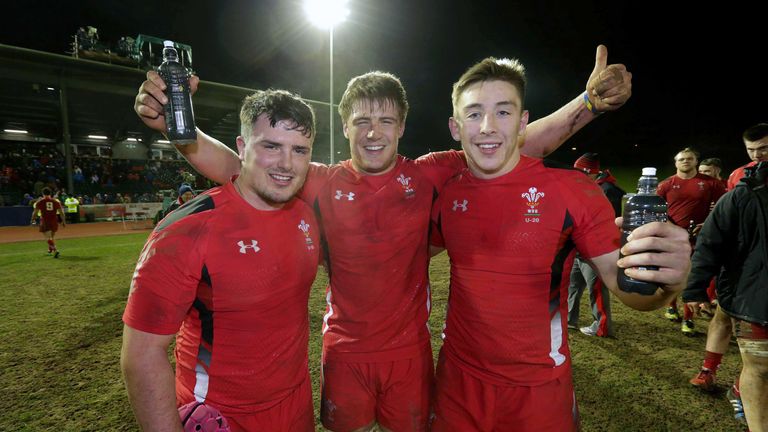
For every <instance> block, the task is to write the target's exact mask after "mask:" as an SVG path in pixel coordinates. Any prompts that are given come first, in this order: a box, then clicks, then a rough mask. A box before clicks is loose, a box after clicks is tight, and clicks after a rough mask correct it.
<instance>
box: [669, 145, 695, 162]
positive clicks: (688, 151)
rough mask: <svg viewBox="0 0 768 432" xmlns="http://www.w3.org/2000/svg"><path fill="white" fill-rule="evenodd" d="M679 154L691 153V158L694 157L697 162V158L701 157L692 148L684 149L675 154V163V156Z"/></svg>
mask: <svg viewBox="0 0 768 432" xmlns="http://www.w3.org/2000/svg"><path fill="white" fill-rule="evenodd" d="M680 153H692V154H693V156H694V157H696V160H697V161H698V160H699V157H701V153H699V152H698V150H695V149H694V148H693V147H686V148H684V149H682V150H680V151H679V152H677V153H675V157H674V159H675V161H677V155H679V154H680Z"/></svg>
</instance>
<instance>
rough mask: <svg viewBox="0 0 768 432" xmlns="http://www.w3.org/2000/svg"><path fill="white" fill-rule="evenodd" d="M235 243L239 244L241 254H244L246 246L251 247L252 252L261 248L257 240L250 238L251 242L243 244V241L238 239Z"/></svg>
mask: <svg viewBox="0 0 768 432" xmlns="http://www.w3.org/2000/svg"><path fill="white" fill-rule="evenodd" d="M237 245H238V246H240V253H241V254H244V253H245V250H246V249H248V248H251V249H253V252H258V251H260V250H261V248H260V247H259V242H257V241H256V240H251V244H249V245H247V244H245V242H243V241H242V240H240V241H239V242H237Z"/></svg>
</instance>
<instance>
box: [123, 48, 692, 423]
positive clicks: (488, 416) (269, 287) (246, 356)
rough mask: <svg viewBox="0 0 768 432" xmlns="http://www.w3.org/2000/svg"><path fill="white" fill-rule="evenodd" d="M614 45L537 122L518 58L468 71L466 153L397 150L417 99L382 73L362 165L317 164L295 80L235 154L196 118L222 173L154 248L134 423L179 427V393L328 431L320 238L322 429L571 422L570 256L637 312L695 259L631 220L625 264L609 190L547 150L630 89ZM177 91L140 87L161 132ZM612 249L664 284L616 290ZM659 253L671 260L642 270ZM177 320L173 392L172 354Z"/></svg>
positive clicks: (256, 114) (460, 106)
mask: <svg viewBox="0 0 768 432" xmlns="http://www.w3.org/2000/svg"><path fill="white" fill-rule="evenodd" d="M606 57H607V53H606V51H605V48H604V47H602V46H601V47H598V54H597V60H596V66H595V70H594V71H593V73H592V75H591V76H590V79H589V81H588V84H587V92H586V93H585V94H583V95H580V96H579V97H578V98H576V99H574V100H573V101H571V102H569V103H568V104H567V105H566V106H565V107H563V108H562V109H560V110H559V111H557V112H556V113H554V114H552V115H550V116H548V117H546V118H545V119H542V120H539V121H537V122H534V123H532V124H531V125H530V126H528V125H527V123H528V112H527V111H525V109H524V103H523V101H524V97H525V76H524V72H523V68H522V65H520V64H519V63H517V62H516V61H514V60H506V59H503V60H497V59H494V58H487V59H485V60H483V61H481V62H479V63H477V64H476V65H474V66H472V67H471V68H470V69H469V70H467V72H465V73H464V75H462V77H461V78H460V79H459V81H458V82H457V83H456V84H455V85H454V89H453V94H452V101H453V108H454V109H453V116H452V117H451V119H450V120H449V128H450V131H451V135H452V136H453V138H454V139H455V140H457V141H460V142H461V145H462V148H463V152H456V151H447V152H440V153H432V154H429V155H426V156H424V157H422V158H419V159H417V160H409V159H407V158H404V157H402V156H399V155H398V154H397V147H398V141H399V139H400V138H401V137H402V136H403V133H404V131H405V119H406V116H407V112H408V103H407V99H406V94H405V90H404V89H403V87H402V85H401V83H400V82H399V80H398V79H397V78H396V77H394V76H393V75H391V74H388V73H382V72H371V73H368V74H364V75H362V76H359V77H356V78H353V79H352V80H351V81H350V83H349V85H348V87H347V89H346V91H345V93H344V96H343V97H342V100H341V103H340V104H339V113H340V115H341V119H342V122H343V130H344V135H345V136H346V137H347V138H348V139H349V143H350V150H351V155H352V158H351V160H349V161H344V162H342V163H340V164H338V165H333V166H325V165H320V164H315V163H312V164H310V162H309V161H310V155H311V147H312V140H313V138H314V132H315V130H314V117H313V114H312V111H311V109H310V108H309V106H308V105H306V104H305V103H304V102H303V101H301V100H300V99H299V98H298V97H297V96H295V95H292V94H289V93H287V92H284V91H279V90H267V91H259V92H256V93H255V94H254V95H253V96H250V97H248V98H246V100H245V102H244V105H243V107H242V109H241V116H240V119H241V136H239V137H238V138H237V148H238V154H235V153H234V152H232V151H231V150H229V149H228V148H227V147H226V146H224V145H223V144H222V143H220V142H218V141H216V140H214V139H213V138H211V137H209V136H207V135H205V134H203V133H202V131H198V140H197V143H196V144H193V145H191V146H186V147H182V148H180V150H181V151H182V153H184V155H185V157H187V159H188V160H189V161H190V163H191V164H192V165H194V166H195V167H196V168H197V169H198V170H199V171H200V172H201V173H203V174H204V175H206V176H207V177H209V178H211V179H213V180H216V181H218V182H220V183H223V184H225V185H224V186H221V187H218V188H214V189H212V190H211V191H208V192H206V193H204V194H201V195H200V196H198V197H197V198H195V199H193V200H192V201H191V202H190V203H187V204H186V205H185V206H183V207H181V208H179V209H178V210H176V211H174V212H173V213H171V214H170V215H169V216H168V217H166V218H165V219H164V220H163V221H162V222H161V223H160V224H159V225H158V227H157V228H156V230H155V231H154V232H153V234H152V235H151V236H150V238H149V239H148V241H147V244H146V245H145V247H144V250H143V251H142V254H141V257H140V260H139V263H138V265H137V268H136V272H135V274H134V278H133V281H132V284H131V294H130V295H129V299H128V305H127V307H126V311H125V314H124V316H123V319H124V322H125V324H126V326H125V333H124V342H123V353H122V366H123V372H124V376H125V379H126V385H127V388H128V392H129V397H130V399H131V402H132V405H133V408H134V412H135V413H136V416H137V419H138V421H139V423H140V424H141V425H142V426H143V427H146V428H152V429H155V428H156V429H159V430H165V429H167V430H180V427H181V426H180V423H179V419H178V415H177V413H176V407H177V405H181V404H185V403H188V402H190V401H193V400H197V401H199V402H206V403H209V404H211V405H213V406H215V407H216V408H218V409H219V410H220V411H221V412H222V413H223V414H224V416H225V417H227V419H228V420H229V424H230V426H231V427H232V428H233V429H234V430H313V429H314V419H313V409H312V399H311V386H310V384H309V377H308V373H307V362H308V360H307V340H308V315H307V299H308V295H309V288H310V285H311V282H312V280H313V278H314V274H315V270H316V267H317V264H318V261H319V260H320V252H322V261H323V263H324V265H325V266H326V269H327V271H328V275H329V279H330V282H329V286H328V288H327V293H326V300H327V303H328V307H327V313H326V314H325V316H324V322H323V329H322V331H323V360H322V407H321V418H322V422H323V425H324V426H325V427H326V428H328V429H330V430H333V431H354V430H370V429H372V428H373V427H374V426H376V425H378V426H379V427H380V428H381V429H383V430H395V431H400V430H425V429H426V428H427V425H428V423H430V422H431V427H432V429H433V430H462V431H465V430H511V429H514V430H558V431H564V430H576V428H577V424H578V419H577V409H576V404H575V398H574V395H573V385H572V382H571V373H570V355H569V351H568V346H567V333H566V331H565V329H566V320H565V318H564V317H565V316H566V313H567V303H566V301H565V299H566V297H567V283H568V273H569V271H570V268H571V264H572V262H573V255H574V252H575V250H578V251H579V253H580V254H581V256H582V257H583V258H584V259H586V260H588V261H590V262H591V263H592V265H593V266H594V267H595V268H596V270H597V271H598V273H599V275H600V277H601V278H602V279H603V280H605V281H606V284H607V285H608V286H609V288H610V289H611V291H612V292H613V293H614V294H616V295H617V297H618V298H619V299H621V300H622V301H623V302H625V303H627V304H628V305H630V306H632V307H634V308H637V309H652V308H657V307H659V306H661V305H662V304H664V302H666V301H668V300H669V299H670V298H671V297H672V296H674V295H675V294H676V293H677V292H679V291H680V290H681V289H682V284H683V283H684V281H685V278H686V275H687V271H688V266H689V258H688V256H689V254H690V248H689V246H688V244H687V242H684V241H681V239H684V238H685V237H686V233H685V231H684V230H682V229H678V228H676V227H673V226H671V225H670V224H659V223H657V224H649V225H647V226H644V227H642V228H640V229H638V230H636V231H635V233H634V234H633V236H632V237H631V241H630V242H629V243H628V244H627V245H626V246H624V248H623V249H622V251H623V252H624V255H625V257H624V258H622V259H621V260H618V258H619V257H618V247H619V244H618V231H617V228H616V226H615V225H614V215H613V211H612V210H611V207H610V205H609V204H608V202H607V201H606V200H605V198H604V196H603V194H602V193H601V192H600V189H599V188H598V187H597V186H596V185H595V184H594V182H592V181H591V180H590V179H589V178H587V177H586V176H584V175H583V174H582V173H579V172H577V171H574V170H569V169H562V168H559V167H555V166H552V165H551V164H549V163H548V162H544V161H541V160H538V159H534V158H532V157H530V156H536V157H540V156H542V155H545V154H547V153H549V152H551V151H552V150H554V148H556V147H557V146H559V145H560V144H561V143H562V142H563V141H564V140H565V139H566V138H568V137H569V136H570V135H572V134H573V133H574V132H576V130H578V129H579V128H580V127H582V126H583V125H585V124H586V123H588V122H589V121H591V120H592V119H593V118H594V117H595V116H596V115H597V113H598V112H602V111H607V110H612V109H615V108H618V107H619V106H621V105H622V104H623V103H624V102H625V101H626V100H627V98H628V97H629V95H630V92H631V81H630V79H631V75H630V74H629V73H628V72H627V71H626V69H625V68H624V67H623V66H621V65H611V66H607V67H606ZM197 83H198V80H197V78H194V77H193V79H192V85H193V87H196V86H197ZM163 88H164V83H162V81H161V80H160V79H159V77H158V76H157V74H155V73H152V72H150V73H149V74H148V79H147V81H145V82H144V84H143V85H142V87H141V89H140V92H139V95H138V96H137V99H136V105H135V109H136V111H137V113H138V114H139V115H140V116H141V117H142V119H143V120H144V122H145V123H146V124H147V125H148V126H150V127H151V128H153V129H156V130H164V126H165V124H164V119H163V118H162V116H161V113H162V111H163V110H162V105H163V103H165V102H166V98H165V96H164V95H163V92H162V89H163ZM526 131H527V132H526ZM526 135H527V138H526V140H525V141H526V142H525V144H524V145H523V146H521V145H520V144H519V142H522V138H523V137H524V136H526ZM521 153H525V154H527V155H528V156H526V155H524V154H521ZM238 173H239V174H238ZM305 178H306V182H305ZM302 186H303V187H302ZM296 194H298V198H299V199H298V200H296V199H292V197H293V196H294V195H296ZM312 210H314V212H313V211H312ZM430 244H431V245H432V246H433V248H432V250H431V251H430ZM441 248H445V249H447V250H448V254H449V256H450V260H451V276H452V280H451V294H450V299H449V303H448V315H447V320H446V326H445V330H444V347H443V349H442V351H441V355H440V359H439V362H438V368H437V380H436V389H435V390H434V391H433V390H432V387H433V384H434V382H433V359H432V354H431V349H430V335H429V331H428V328H427V319H428V316H429V308H430V292H429V279H428V263H429V256H430V252H431V253H437V252H438V251H439V250H440V249H441ZM650 251H654V252H650ZM617 260H618V264H619V265H621V266H622V267H625V268H627V274H628V275H630V276H632V277H637V278H640V279H644V280H650V281H653V282H657V283H659V284H660V287H661V288H660V289H659V290H658V292H657V293H656V294H655V295H653V296H647V297H646V296H639V295H637V294H627V293H623V292H621V291H619V290H618V288H617V287H616V283H615V280H616V271H617ZM649 264H654V265H660V266H661V269H660V271H653V272H649V271H643V270H639V269H637V267H641V266H644V265H649ZM179 329H180V330H179ZM177 331H178V335H177V339H176V348H175V354H176V380H175V392H174V375H173V369H172V368H171V365H170V363H169V361H168V358H167V353H166V350H167V347H168V345H169V344H170V342H171V340H172V338H173V335H174V334H175V333H177ZM430 410H431V412H432V416H431V417H432V418H431V419H430ZM164 428H165V429H164Z"/></svg>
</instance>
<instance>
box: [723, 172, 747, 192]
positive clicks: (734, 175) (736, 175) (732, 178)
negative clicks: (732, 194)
mask: <svg viewBox="0 0 768 432" xmlns="http://www.w3.org/2000/svg"><path fill="white" fill-rule="evenodd" d="M742 177H744V167H738V168H736V169H735V170H733V172H731V175H729V176H728V186H727V188H728V190H733V189H734V188H735V187H736V185H737V184H739V180H741V178H742Z"/></svg>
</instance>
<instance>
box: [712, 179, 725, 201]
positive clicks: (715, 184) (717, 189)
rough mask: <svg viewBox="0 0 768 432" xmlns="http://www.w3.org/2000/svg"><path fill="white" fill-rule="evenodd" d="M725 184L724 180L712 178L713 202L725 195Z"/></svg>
mask: <svg viewBox="0 0 768 432" xmlns="http://www.w3.org/2000/svg"><path fill="white" fill-rule="evenodd" d="M725 192H726V190H725V186H723V182H721V181H720V180H717V179H712V202H715V203H716V202H717V200H719V199H720V197H721V196H723V195H725Z"/></svg>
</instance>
